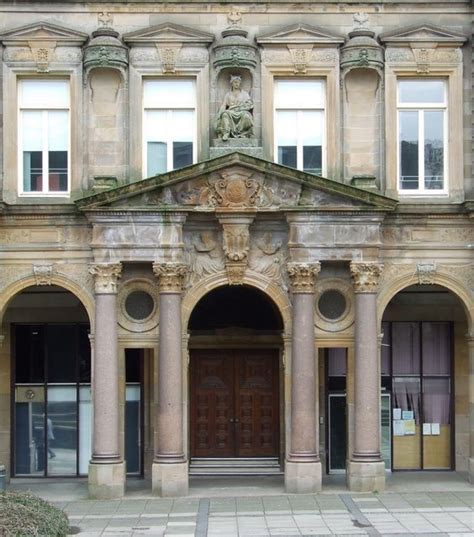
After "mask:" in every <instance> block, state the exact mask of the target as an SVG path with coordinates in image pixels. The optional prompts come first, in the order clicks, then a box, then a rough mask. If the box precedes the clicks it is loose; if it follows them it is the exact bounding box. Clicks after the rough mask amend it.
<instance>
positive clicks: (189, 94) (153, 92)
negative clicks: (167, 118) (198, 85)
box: [143, 79, 195, 108]
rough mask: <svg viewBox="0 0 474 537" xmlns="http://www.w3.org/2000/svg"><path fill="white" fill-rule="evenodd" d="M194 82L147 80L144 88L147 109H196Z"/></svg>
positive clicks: (144, 101) (144, 100)
mask: <svg viewBox="0 0 474 537" xmlns="http://www.w3.org/2000/svg"><path fill="white" fill-rule="evenodd" d="M194 94H195V91H194V81H193V80H176V79H175V80H172V79H164V80H146V81H145V83H144V86H143V103H144V106H145V108H147V107H154V108H194V107H195V97H194Z"/></svg>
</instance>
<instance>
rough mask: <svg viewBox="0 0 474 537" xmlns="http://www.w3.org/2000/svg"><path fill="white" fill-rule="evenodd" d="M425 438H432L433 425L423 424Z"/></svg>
mask: <svg viewBox="0 0 474 537" xmlns="http://www.w3.org/2000/svg"><path fill="white" fill-rule="evenodd" d="M423 436H431V423H423Z"/></svg>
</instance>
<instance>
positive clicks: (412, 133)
mask: <svg viewBox="0 0 474 537" xmlns="http://www.w3.org/2000/svg"><path fill="white" fill-rule="evenodd" d="M418 173H419V172H418V111H414V112H406V111H402V112H400V188H401V189H402V190H413V189H417V188H418V186H419V185H418Z"/></svg>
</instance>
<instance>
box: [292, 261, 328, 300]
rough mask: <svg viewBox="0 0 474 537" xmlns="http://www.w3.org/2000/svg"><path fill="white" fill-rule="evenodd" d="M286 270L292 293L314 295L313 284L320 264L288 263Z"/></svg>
mask: <svg viewBox="0 0 474 537" xmlns="http://www.w3.org/2000/svg"><path fill="white" fill-rule="evenodd" d="M286 270H287V272H288V276H289V277H290V285H291V290H292V291H293V293H314V283H315V280H316V276H317V275H318V274H319V272H320V270H321V263H319V262H316V263H288V265H287V266H286Z"/></svg>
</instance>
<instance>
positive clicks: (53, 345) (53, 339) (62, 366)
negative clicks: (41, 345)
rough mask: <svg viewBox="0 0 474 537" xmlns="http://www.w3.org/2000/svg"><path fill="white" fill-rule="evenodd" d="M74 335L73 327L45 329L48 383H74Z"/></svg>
mask: <svg viewBox="0 0 474 537" xmlns="http://www.w3.org/2000/svg"><path fill="white" fill-rule="evenodd" d="M76 334H77V331H76V327H75V326H74V325H49V326H48V327H47V331H46V341H47V348H48V357H47V359H48V383H51V382H76V380H77V374H76V349H77V343H78V342H77V337H76Z"/></svg>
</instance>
